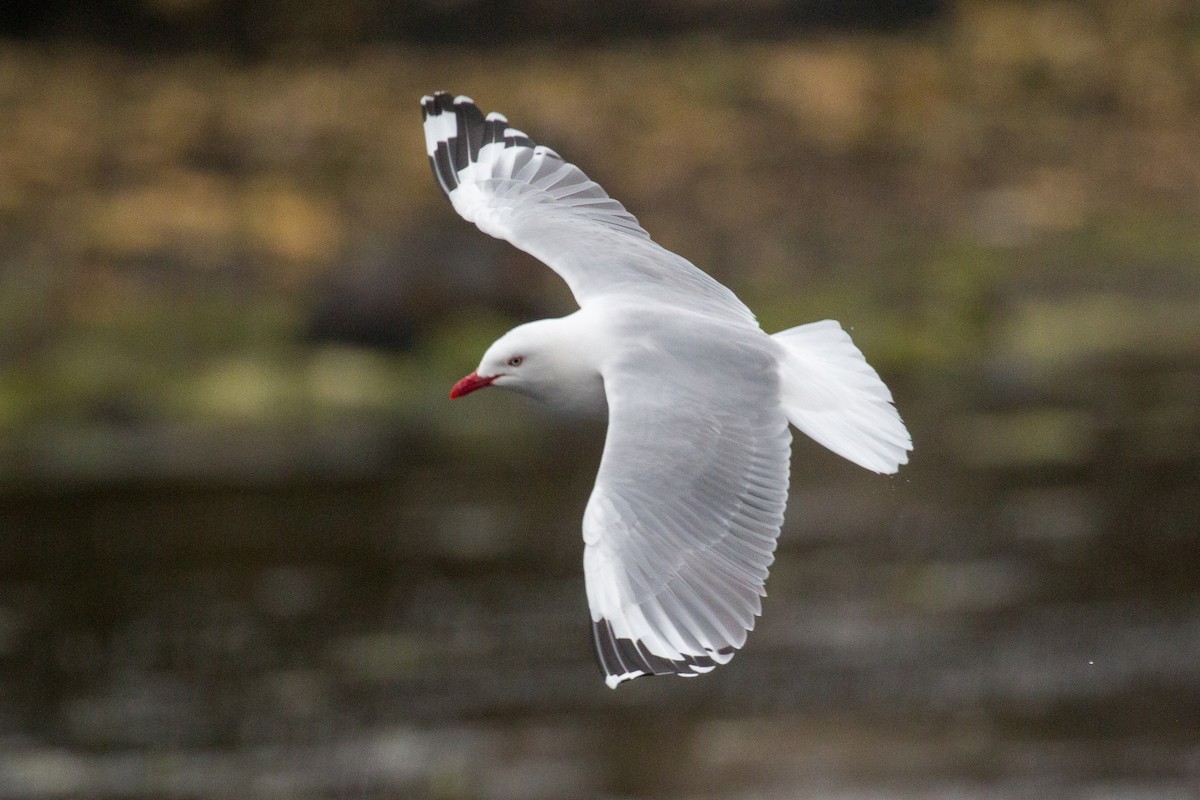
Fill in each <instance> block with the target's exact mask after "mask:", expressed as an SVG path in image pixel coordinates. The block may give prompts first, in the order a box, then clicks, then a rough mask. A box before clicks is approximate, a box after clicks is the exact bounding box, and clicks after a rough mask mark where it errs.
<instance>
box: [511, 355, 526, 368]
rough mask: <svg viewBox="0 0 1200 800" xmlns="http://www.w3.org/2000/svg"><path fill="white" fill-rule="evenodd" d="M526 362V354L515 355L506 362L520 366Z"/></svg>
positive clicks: (512, 365)
mask: <svg viewBox="0 0 1200 800" xmlns="http://www.w3.org/2000/svg"><path fill="white" fill-rule="evenodd" d="M524 362H525V356H513V357H512V358H510V359H509V360H508V361H507V362H506V363H507V364H508V365H509V366H510V367H519V366H521V364H523V363H524Z"/></svg>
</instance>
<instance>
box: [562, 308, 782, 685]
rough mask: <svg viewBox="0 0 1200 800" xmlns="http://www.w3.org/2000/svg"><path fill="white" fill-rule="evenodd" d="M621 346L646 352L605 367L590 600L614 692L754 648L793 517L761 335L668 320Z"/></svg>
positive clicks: (590, 531) (775, 396) (587, 557)
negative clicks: (700, 366)
mask: <svg viewBox="0 0 1200 800" xmlns="http://www.w3.org/2000/svg"><path fill="white" fill-rule="evenodd" d="M627 333H628V332H627ZM621 338H622V340H625V341H631V342H637V343H638V344H637V346H635V347H634V348H632V349H631V350H629V351H628V352H626V353H624V354H620V355H618V356H617V357H615V358H614V359H613V361H612V362H611V363H609V364H607V365H606V367H605V368H604V369H603V373H604V379H605V391H606V393H607V395H608V402H609V430H608V439H607V441H606V443H605V448H604V455H603V457H602V459H601V463H600V470H599V472H598V474H597V476H596V486H595V489H594V490H593V492H592V497H591V499H590V500H589V501H588V506H587V509H586V511H585V513H584V541H585V543H586V548H585V552H584V572H585V575H586V578H587V585H588V604H589V607H590V609H591V616H592V626H593V634H594V636H595V638H596V641H597V654H598V656H599V660H600V664H601V667H602V668H603V669H604V671H605V674H606V676H607V677H606V679H607V681H608V683H609V685H611V686H615V685H617V684H618V683H620V682H621V681H624V680H629V679H631V678H634V677H638V676H640V675H657V674H666V673H675V674H679V675H696V674H699V673H700V672H705V671H708V670H709V669H711V668H712V667H713V666H715V665H717V664H722V663H725V662H727V661H728V660H729V659H730V658H732V657H733V653H734V651H735V650H736V649H737V648H739V647H741V646H742V645H743V644H745V642H746V636H747V633H748V632H749V631H750V630H751V629H752V628H753V627H754V621H755V617H756V616H757V615H758V614H759V613H760V612H761V610H762V604H761V603H762V597H763V596H764V595H765V591H764V582H765V581H766V578H767V573H768V569H769V567H770V564H771V562H772V560H773V559H774V550H775V541H776V538H777V536H778V534H779V528H780V525H781V524H782V521H783V509H784V506H785V505H786V502H787V488H788V460H789V457H790V442H791V435H790V433H789V431H788V427H787V419H786V417H785V415H784V412H783V408H782V406H781V403H780V385H779V377H778V373H777V369H776V367H775V366H774V358H775V356H774V354H773V353H772V352H771V351H770V350H769V348H767V347H764V346H763V341H764V339H762V338H761V337H759V338H756V337H753V336H751V335H750V334H749V333H746V332H744V331H743V330H742V329H740V328H738V327H735V326H729V327H728V328H727V329H723V328H721V327H720V326H717V327H716V328H715V329H714V330H712V331H709V332H704V331H701V330H697V329H695V328H691V329H689V330H686V331H685V330H682V329H680V330H673V329H672V326H671V324H670V323H665V322H664V321H662V320H657V321H656V323H655V326H654V328H653V329H647V330H644V331H640V332H637V333H636V334H631V335H629V336H627V337H625V336H623V337H621ZM766 341H768V342H769V340H766ZM697 362H699V363H709V364H712V365H716V366H715V367H714V369H713V371H711V372H709V371H704V370H700V371H698V370H696V369H695V366H694V365H695V364H696V363H697Z"/></svg>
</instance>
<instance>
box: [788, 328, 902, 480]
mask: <svg viewBox="0 0 1200 800" xmlns="http://www.w3.org/2000/svg"><path fill="white" fill-rule="evenodd" d="M772 338H774V339H775V341H777V342H779V343H780V344H781V345H783V349H784V357H783V359H782V361H781V363H780V375H781V378H782V381H783V405H784V410H785V412H786V413H787V416H788V419H789V420H790V421H791V423H792V424H793V425H795V426H796V428H797V429H799V430H800V431H801V432H803V433H805V434H807V435H808V436H809V437H811V438H812V439H814V440H815V441H816V442H818V443H819V444H821V445H823V446H825V447H827V448H829V449H830V450H832V451H833V452H835V453H837V454H838V455H840V456H842V457H843V458H846V459H849V460H850V461H853V462H854V463H855V464H858V465H859V466H861V467H865V468H866V469H869V470H872V471H874V472H882V473H889V474H890V473H893V472H895V471H896V470H898V469H899V468H900V465H901V464H907V463H908V453H909V451H911V450H912V449H913V448H912V437H911V436H910V435H909V433H908V429H907V428H905V427H904V422H903V421H902V420H901V419H900V413H899V412H898V411H897V410H896V407H895V406H894V405H893V404H892V393H891V391H889V390H888V388H887V386H886V385H885V384H884V382H883V381H882V380H881V379H880V378H879V373H877V372H876V371H875V370H874V369H873V368H872V367H871V365H870V364H868V363H867V360H866V359H865V358H864V357H863V354H862V353H861V352H860V351H859V349H858V348H857V347H855V346H854V342H852V341H851V340H850V336H849V334H847V333H846V332H845V331H844V330H842V327H841V325H839V324H838V323H837V322H835V321H834V320H831V319H827V320H822V321H820V322H811V323H809V324H807V325H800V326H797V327H795V328H790V329H788V330H786V331H780V332H779V333H776V334H775V335H774V336H773V337H772Z"/></svg>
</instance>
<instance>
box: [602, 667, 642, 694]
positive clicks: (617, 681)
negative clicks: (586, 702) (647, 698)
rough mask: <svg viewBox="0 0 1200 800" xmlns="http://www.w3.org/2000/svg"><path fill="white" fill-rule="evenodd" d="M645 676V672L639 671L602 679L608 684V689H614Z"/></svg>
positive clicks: (607, 676)
mask: <svg viewBox="0 0 1200 800" xmlns="http://www.w3.org/2000/svg"><path fill="white" fill-rule="evenodd" d="M645 674H646V673H645V672H643V671H642V670H640V669H639V670H635V671H633V672H623V673H621V674H620V675H606V676H605V677H604V682H605V683H606V684H608V688H610V689H615V688H617V687H618V686H620V685H621V684H622V683H624V682H625V681H631V680H633V679H634V678H640V677H642V676H643V675H645Z"/></svg>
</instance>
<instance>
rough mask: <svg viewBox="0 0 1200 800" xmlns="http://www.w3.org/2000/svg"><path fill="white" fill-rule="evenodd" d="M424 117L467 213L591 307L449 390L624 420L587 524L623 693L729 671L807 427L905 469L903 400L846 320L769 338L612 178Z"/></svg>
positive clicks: (450, 191)
mask: <svg viewBox="0 0 1200 800" xmlns="http://www.w3.org/2000/svg"><path fill="white" fill-rule="evenodd" d="M421 110H422V115H423V117H424V121H425V143H426V148H427V151H428V154H429V159H430V161H431V162H432V164H433V172H434V175H435V176H436V177H437V180H438V183H440V184H441V187H442V189H443V190H445V192H446V194H447V195H448V196H449V197H450V201H451V202H452V203H453V204H454V208H455V210H456V211H458V213H459V214H461V215H462V216H463V217H464V218H465V219H467V220H468V221H470V222H474V223H475V224H476V225H477V226H479V229H480V230H482V231H483V232H484V233H487V234H490V235H492V236H495V237H496V238H498V239H504V240H506V241H508V242H511V243H512V244H513V245H515V246H516V247H519V248H520V249H522V250H524V251H525V252H527V253H530V254H532V255H533V256H535V257H536V258H538V259H540V260H541V261H543V262H545V263H546V265H548V266H549V267H550V268H551V269H553V270H554V271H555V272H557V273H558V274H559V275H560V276H561V277H562V278H563V280H565V281H566V282H567V285H568V286H569V287H570V289H571V292H572V293H573V294H574V295H575V300H576V301H577V302H578V303H579V310H578V311H576V312H574V313H573V314H568V315H567V316H565V317H562V318H559V319H545V320H539V321H537V322H530V323H527V324H525V325H520V326H518V327H516V328H513V329H512V330H511V331H509V332H508V333H506V334H504V335H503V336H502V337H500V338H499V339H498V340H497V341H496V342H495V343H494V344H493V345H492V346H491V347H489V348H488V350H487V352H486V353H484V355H483V360H482V361H481V362H480V364H479V367H478V368H477V369H476V370H475V371H474V372H472V373H471V374H470V375H468V376H467V377H465V378H463V379H462V380H461V381H459V382H458V383H457V384H455V386H454V388H453V390H452V391H451V392H450V396H451V397H452V398H456V397H462V396H463V395H466V394H469V393H470V392H473V391H475V390H477V389H482V388H484V387H485V386H498V387H502V388H505V389H511V390H513V391H515V392H520V393H522V394H526V395H529V396H531V397H534V398H536V399H538V400H541V401H543V402H546V403H549V404H551V405H554V406H556V407H559V408H565V409H568V410H574V411H578V412H581V413H600V414H603V413H605V412H607V415H608V437H607V440H606V442H605V445H604V454H603V457H602V458H601V461H600V470H599V473H598V474H597V475H596V485H595V488H594V489H593V491H592V496H591V498H590V499H589V500H588V504H587V509H586V510H585V511H584V515H583V541H584V543H585V547H584V554H583V568H584V574H585V577H586V582H587V597H588V606H589V607H590V610H591V618H592V632H593V636H594V639H595V645H596V653H597V656H598V657H599V661H600V666H601V668H602V669H603V670H604V674H605V680H606V682H607V683H608V685H609V686H611V687H616V686H617V684H619V683H621V682H622V681H626V680H630V679H632V678H636V677H639V676H642V675H665V674H675V675H683V676H692V675H697V674H700V673H703V672H708V671H710V670H712V669H713V668H714V667H715V666H716V665H717V664H724V663H726V662H728V661H729V660H730V659H731V658H733V654H734V651H735V650H737V649H738V648H739V647H741V646H742V645H743V644H745V642H746V635H747V633H748V632H749V631H750V630H751V629H753V627H754V621H755V617H756V616H757V615H758V614H759V613H760V612H761V609H762V605H761V598H762V597H764V596H766V592H765V590H764V584H765V582H766V580H767V569H768V567H770V565H771V562H772V561H773V560H774V552H775V543H776V539H777V538H778V536H779V529H780V526H781V525H782V523H783V511H784V507H785V506H786V504H787V492H788V470H789V462H790V456H791V431H790V430H789V429H788V423H789V422H791V424H792V425H795V426H796V428H798V429H799V430H800V431H802V432H803V433H805V434H807V435H809V436H810V437H812V438H813V439H815V440H816V441H817V442H819V443H820V444H822V445H824V446H825V447H827V448H829V449H830V450H832V451H833V452H835V453H837V454H838V455H841V456H844V457H845V458H847V459H849V460H850V461H853V462H854V463H855V464H859V465H860V466H863V467H866V468H867V469H869V470H873V471H875V472H881V473H892V472H895V471H896V470H897V469H899V467H900V465H901V464H904V463H907V461H908V452H909V451H910V450H911V449H912V439H911V437H910V436H909V434H908V431H907V430H906V429H905V427H904V423H903V422H902V421H901V420H900V415H899V414H898V413H897V411H896V408H895V406H893V405H892V394H891V392H890V391H888V388H887V387H886V386H885V385H884V384H883V381H881V380H880V378H879V375H878V374H877V373H876V372H875V370H874V369H872V368H871V366H870V365H868V364H867V362H866V360H865V359H864V358H863V355H862V353H860V352H859V350H858V348H857V347H855V346H854V343H853V342H851V341H850V337H849V336H848V335H847V334H846V332H845V331H843V330H842V328H841V326H840V325H838V323H837V322H835V321H833V320H823V321H821V322H813V323H809V324H807V325H801V326H799V327H796V328H791V329H789V330H786V331H782V332H780V333H776V334H774V335H767V334H766V333H764V332H763V331H762V329H761V328H760V327H759V326H758V322H757V321H756V320H755V318H754V314H753V313H751V311H750V310H749V309H748V308H746V306H745V305H743V304H742V302H741V301H740V300H738V299H737V297H736V296H734V294H733V292H731V291H730V290H729V289H727V288H725V287H724V286H722V285H721V284H720V283H718V282H717V281H715V280H713V279H712V278H711V277H709V276H708V275H707V274H705V273H704V272H702V271H700V270H699V269H697V268H696V267H695V266H694V265H692V264H691V263H690V262H689V261H687V260H686V259H684V258H682V257H681V256H678V255H676V254H675V253H672V252H670V251H668V250H665V249H664V248H662V247H660V246H659V245H657V244H655V243H654V241H653V240H651V238H650V235H649V234H648V233H646V231H645V230H643V229H642V227H641V225H639V224H638V221H637V219H635V218H634V216H633V215H632V214H630V213H629V212H628V211H626V210H625V208H624V206H622V205H621V204H620V203H618V202H617V201H616V200H613V199H612V198H610V197H609V196H608V195H607V194H606V193H605V191H604V189H602V188H601V187H600V185H599V184H597V183H596V182H595V181H592V180H590V179H589V178H588V177H587V176H586V175H584V174H583V172H582V171H581V170H580V169H579V168H578V167H576V166H574V165H572V164H568V163H567V162H566V161H564V160H563V159H562V157H561V156H559V155H558V154H557V153H555V152H554V151H553V150H551V149H549V148H548V147H544V146H541V145H536V144H534V142H533V141H532V140H531V139H530V138H529V137H528V136H527V135H526V134H524V133H522V132H521V131H519V130H517V129H515V128H512V127H509V124H508V121H507V120H506V119H505V118H504V116H502V115H500V114H496V113H492V114H488V115H487V116H486V117H485V116H484V115H483V113H482V112H480V110H479V109H478V108H477V107H476V105H475V103H474V102H473V101H472V100H471V99H470V98H468V97H462V96H459V97H452V96H451V95H449V94H447V93H445V92H439V93H437V94H434V95H433V96H427V97H424V98H422V100H421Z"/></svg>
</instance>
